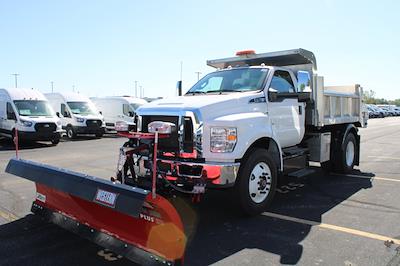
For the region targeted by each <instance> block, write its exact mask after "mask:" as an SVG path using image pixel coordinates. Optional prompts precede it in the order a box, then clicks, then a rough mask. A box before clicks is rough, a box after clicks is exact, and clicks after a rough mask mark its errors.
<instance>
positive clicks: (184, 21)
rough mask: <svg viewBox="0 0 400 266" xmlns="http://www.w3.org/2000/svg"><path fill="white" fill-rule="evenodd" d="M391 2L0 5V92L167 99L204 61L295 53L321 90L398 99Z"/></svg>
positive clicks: (14, 0) (397, 27) (397, 9)
mask: <svg viewBox="0 0 400 266" xmlns="http://www.w3.org/2000/svg"><path fill="white" fill-rule="evenodd" d="M399 13H400V1H395V0H393V1H385V0H381V1H365V0H364V1H357V0H353V1H350V0H347V1H342V0H337V1H335V0H322V1H321V0H320V1H307V0H304V1H269V0H264V1H252V0H247V1H236V0H229V1H228V0H226V1H225V0H221V1H218V0H214V1H208V0H203V1H183V0H182V1H174V0H169V1H161V0H160V1H151V0H148V1H135V0H126V1H122V0H121V1H119V0H113V1H100V0H96V1H90V0H85V1H74V0H68V1H61V0H58V1H42V0H36V1H31V0H29V1H19V0H9V1H8V0H0V88H1V87H6V88H8V87H14V86H15V84H14V76H13V75H11V74H13V73H18V74H19V76H18V87H26V88H37V89H39V90H40V91H42V92H50V91H51V82H53V88H54V91H61V92H63V91H72V90H73V89H75V91H79V92H80V93H82V94H86V95H88V96H106V95H134V94H135V81H137V86H138V87H140V86H142V87H143V90H144V96H146V97H169V96H174V95H176V82H177V81H178V80H179V79H180V74H181V62H182V79H183V88H184V91H186V90H188V89H189V88H190V87H191V86H192V85H193V84H194V83H195V82H196V81H197V73H196V72H201V75H200V76H203V75H205V74H206V73H209V72H211V71H213V69H212V68H210V67H207V66H206V60H207V59H216V58H224V57H231V56H234V54H235V52H236V51H239V50H246V49H253V50H255V51H256V52H257V53H262V52H272V51H279V50H287V49H294V48H304V49H307V50H310V51H312V52H314V54H315V56H316V58H317V64H318V74H319V75H323V76H324V77H325V85H350V84H355V83H357V84H361V85H362V86H363V88H364V89H366V90H374V91H375V92H376V96H377V97H383V98H386V99H397V98H400V86H399V85H398V84H399V82H398V77H399V76H400V75H399V74H398V71H397V66H398V62H400V49H399V47H400V14H399Z"/></svg>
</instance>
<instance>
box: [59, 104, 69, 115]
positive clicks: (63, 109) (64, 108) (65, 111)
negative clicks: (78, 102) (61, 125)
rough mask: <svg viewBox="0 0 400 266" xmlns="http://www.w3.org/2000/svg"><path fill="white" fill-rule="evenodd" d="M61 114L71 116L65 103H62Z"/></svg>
mask: <svg viewBox="0 0 400 266" xmlns="http://www.w3.org/2000/svg"><path fill="white" fill-rule="evenodd" d="M61 114H62V116H63V117H71V116H70V115H69V113H68V110H67V107H66V106H65V104H63V103H62V104H61Z"/></svg>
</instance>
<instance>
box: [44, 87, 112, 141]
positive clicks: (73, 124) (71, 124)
mask: <svg viewBox="0 0 400 266" xmlns="http://www.w3.org/2000/svg"><path fill="white" fill-rule="evenodd" d="M45 96H46V98H47V99H48V101H49V102H50V104H51V106H52V107H53V108H54V110H55V111H56V114H57V116H59V117H60V118H61V123H62V128H63V129H65V130H66V134H67V137H68V138H69V139H74V138H76V137H77V135H80V134H94V135H95V136H96V137H98V138H100V137H102V136H103V134H104V131H105V123H104V117H103V116H102V115H101V114H100V113H99V111H98V110H97V108H96V107H95V105H94V104H93V103H92V101H91V100H90V99H89V98H88V97H86V96H84V95H82V94H79V93H72V92H68V93H46V94H45Z"/></svg>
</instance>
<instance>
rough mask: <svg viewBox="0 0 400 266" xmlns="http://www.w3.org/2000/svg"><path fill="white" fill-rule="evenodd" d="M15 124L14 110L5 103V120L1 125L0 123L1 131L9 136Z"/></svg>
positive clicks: (9, 104)
mask: <svg viewBox="0 0 400 266" xmlns="http://www.w3.org/2000/svg"><path fill="white" fill-rule="evenodd" d="M16 123H17V115H16V113H15V110H14V108H13V106H12V105H11V103H10V102H7V104H6V116H5V119H3V123H2V129H3V131H4V133H6V134H8V135H10V136H11V132H12V130H13V129H14V128H15V126H16V125H15V124H16Z"/></svg>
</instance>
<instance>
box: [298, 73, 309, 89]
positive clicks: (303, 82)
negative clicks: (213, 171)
mask: <svg viewBox="0 0 400 266" xmlns="http://www.w3.org/2000/svg"><path fill="white" fill-rule="evenodd" d="M297 91H298V92H311V78H310V73H308V72H307V71H298V72H297Z"/></svg>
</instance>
